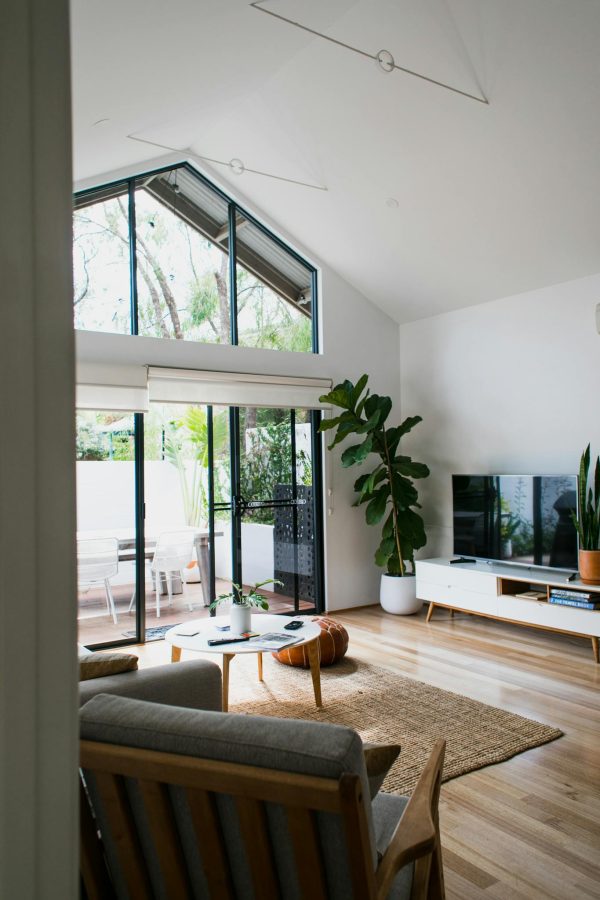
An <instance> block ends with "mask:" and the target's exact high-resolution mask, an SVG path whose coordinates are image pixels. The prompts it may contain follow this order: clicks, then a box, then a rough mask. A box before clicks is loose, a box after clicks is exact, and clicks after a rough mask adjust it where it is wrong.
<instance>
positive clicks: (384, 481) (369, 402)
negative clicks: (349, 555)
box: [319, 375, 429, 575]
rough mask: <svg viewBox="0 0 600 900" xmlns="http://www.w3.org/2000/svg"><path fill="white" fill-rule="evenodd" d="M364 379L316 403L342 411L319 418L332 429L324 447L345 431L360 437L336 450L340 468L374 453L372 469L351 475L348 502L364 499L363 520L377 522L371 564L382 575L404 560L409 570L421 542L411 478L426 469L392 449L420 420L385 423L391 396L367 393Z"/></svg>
mask: <svg viewBox="0 0 600 900" xmlns="http://www.w3.org/2000/svg"><path fill="white" fill-rule="evenodd" d="M368 380H369V379H368V376H367V375H362V376H361V378H359V379H358V381H357V382H356V384H353V383H352V382H351V381H348V380H346V381H344V382H343V383H342V384H338V385H336V387H334V388H333V390H332V391H330V392H329V393H328V394H324V395H323V396H322V397H320V400H321V402H322V403H329V404H331V405H332V406H337V407H338V408H339V409H341V410H342V412H341V413H340V415H338V416H335V417H334V418H332V419H324V420H323V421H322V422H321V425H320V428H319V430H320V431H329V430H333V429H334V428H335V429H337V430H336V433H335V436H334V439H333V441H332V442H331V444H329V449H330V450H332V449H333V448H334V447H335V446H336V445H337V444H339V443H340V442H341V441H343V440H345V439H346V438H349V437H350V436H351V435H356V436H358V437H359V438H360V439H361V440H360V442H359V443H357V444H352V445H351V446H350V447H347V448H346V449H345V450H344V452H343V453H342V457H341V460H342V466H344V467H345V468H348V467H350V466H355V465H360V464H361V463H364V462H365V461H366V460H367V458H368V457H369V456H370V454H375V455H376V456H378V457H379V460H378V462H377V465H376V466H375V468H374V469H373V470H372V471H371V472H367V473H365V474H364V475H361V476H360V477H359V478H358V479H357V480H356V482H355V484H354V490H355V491H356V492H357V493H358V497H357V499H356V500H355V502H354V504H353V505H354V506H362V505H363V504H366V508H365V518H366V520H367V524H368V525H382V539H381V543H380V545H379V548H378V550H377V552H376V553H375V562H376V564H377V565H378V566H382V567H385V568H386V569H387V573H388V575H406V574H407V570H406V563H410V566H411V570H412V571H414V552H415V550H418V549H419V548H420V547H424V546H425V543H426V541H427V538H426V535H425V527H424V525H423V519H422V518H421V516H420V515H419V514H418V513H417V512H415V508H416V509H420V504H419V502H418V493H417V489H416V488H415V486H414V484H413V481H412V479H413V478H415V479H416V478H426V477H427V476H428V475H429V468H428V467H427V466H426V465H425V464H424V463H420V462H415V461H414V460H412V459H411V458H410V456H403V455H402V454H400V453H398V446H399V444H400V439H401V438H402V437H403V436H404V435H405V434H408V432H409V431H411V429H412V428H414V426H415V425H417V424H418V423H419V422H421V421H422V419H421V416H409V417H408V418H407V419H405V420H404V421H403V422H402V424H401V425H396V426H389V425H387V424H386V423H387V420H388V416H389V415H390V413H391V411H392V401H391V399H390V398H389V397H381V396H379V394H371V393H370V391H369V390H368V388H367V382H368Z"/></svg>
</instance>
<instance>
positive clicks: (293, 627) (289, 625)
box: [283, 619, 304, 631]
mask: <svg viewBox="0 0 600 900" xmlns="http://www.w3.org/2000/svg"><path fill="white" fill-rule="evenodd" d="M283 627H284V628H285V629H286V631H296V630H297V629H298V628H303V627H304V622H301V621H300V620H299V619H294V621H293V622H288V623H287V625H284V626H283Z"/></svg>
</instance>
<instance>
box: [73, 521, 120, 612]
mask: <svg viewBox="0 0 600 900" xmlns="http://www.w3.org/2000/svg"><path fill="white" fill-rule="evenodd" d="M118 571H119V542H118V540H117V538H112V537H109V538H89V539H86V540H80V541H77V583H78V585H79V587H80V588H81V587H88V588H89V587H91V586H92V585H94V584H104V590H105V592H106V606H107V608H108V613H109V615H111V616H112V619H113V622H114V623H115V625H116V624H117V612H116V610H115V599H114V597H113V592H112V589H111V586H110V579H111V578H112V577H113V575H116V574H117V572H118Z"/></svg>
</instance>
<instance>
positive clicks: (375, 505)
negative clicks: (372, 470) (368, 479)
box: [365, 484, 390, 525]
mask: <svg viewBox="0 0 600 900" xmlns="http://www.w3.org/2000/svg"><path fill="white" fill-rule="evenodd" d="M389 495H390V486H389V484H384V485H383V487H381V488H379V490H378V491H377V493H376V494H375V496H374V497H373V499H372V500H371V501H370V503H369V505H368V506H367V508H366V510H365V518H366V520H367V525H377V524H378V522H381V520H382V519H383V517H384V515H385V510H386V508H387V498H388V497H389Z"/></svg>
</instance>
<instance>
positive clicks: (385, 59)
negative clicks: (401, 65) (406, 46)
mask: <svg viewBox="0 0 600 900" xmlns="http://www.w3.org/2000/svg"><path fill="white" fill-rule="evenodd" d="M375 60H376V61H377V65H378V66H379V68H380V69H381V71H382V72H386V73H389V72H393V71H394V69H395V67H396V64H395V62H394V57H393V56H392V54H391V53H390V51H389V50H380V51H379V52H378V53H377V55H376V57H375Z"/></svg>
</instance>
